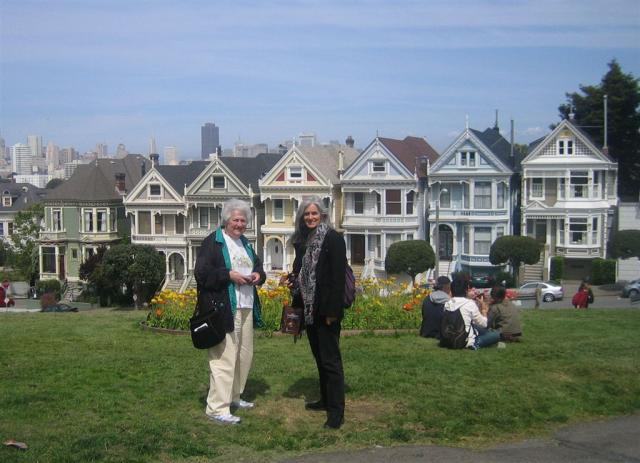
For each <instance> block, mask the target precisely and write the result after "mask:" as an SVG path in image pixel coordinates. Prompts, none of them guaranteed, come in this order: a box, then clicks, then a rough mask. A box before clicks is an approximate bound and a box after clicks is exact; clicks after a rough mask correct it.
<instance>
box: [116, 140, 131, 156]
mask: <svg viewBox="0 0 640 463" xmlns="http://www.w3.org/2000/svg"><path fill="white" fill-rule="evenodd" d="M127 154H129V152H128V151H127V148H126V147H125V146H124V143H120V144H118V148H116V158H118V159H122V158H124V157H126V156H127Z"/></svg>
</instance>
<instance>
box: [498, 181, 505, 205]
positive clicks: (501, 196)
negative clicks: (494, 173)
mask: <svg viewBox="0 0 640 463" xmlns="http://www.w3.org/2000/svg"><path fill="white" fill-rule="evenodd" d="M505 190H506V185H505V184H504V183H498V185H497V189H496V195H497V198H496V199H497V201H498V209H504V192H505Z"/></svg>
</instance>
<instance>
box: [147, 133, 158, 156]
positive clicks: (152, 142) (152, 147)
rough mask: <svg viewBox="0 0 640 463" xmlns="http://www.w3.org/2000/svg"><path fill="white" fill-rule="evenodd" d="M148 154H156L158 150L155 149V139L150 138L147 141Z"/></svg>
mask: <svg viewBox="0 0 640 463" xmlns="http://www.w3.org/2000/svg"><path fill="white" fill-rule="evenodd" d="M149 154H158V148H156V139H155V138H154V137H151V138H150V139H149Z"/></svg>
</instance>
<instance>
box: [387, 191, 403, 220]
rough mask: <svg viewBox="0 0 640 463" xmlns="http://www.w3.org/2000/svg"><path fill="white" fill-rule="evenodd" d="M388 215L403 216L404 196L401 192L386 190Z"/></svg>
mask: <svg viewBox="0 0 640 463" xmlns="http://www.w3.org/2000/svg"><path fill="white" fill-rule="evenodd" d="M385 202H386V213H387V215H400V214H402V196H401V195H400V190H386V192H385Z"/></svg>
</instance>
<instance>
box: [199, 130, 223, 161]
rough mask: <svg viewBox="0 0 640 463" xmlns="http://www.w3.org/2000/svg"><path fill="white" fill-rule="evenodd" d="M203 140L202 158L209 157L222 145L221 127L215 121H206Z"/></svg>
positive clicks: (202, 134)
mask: <svg viewBox="0 0 640 463" xmlns="http://www.w3.org/2000/svg"><path fill="white" fill-rule="evenodd" d="M200 134H201V141H202V151H201V153H200V154H201V157H202V159H209V155H210V154H212V153H215V152H216V149H217V148H218V146H220V127H217V126H216V125H215V124H214V123H213V122H207V123H205V124H204V125H203V126H202V128H201V130H200Z"/></svg>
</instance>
